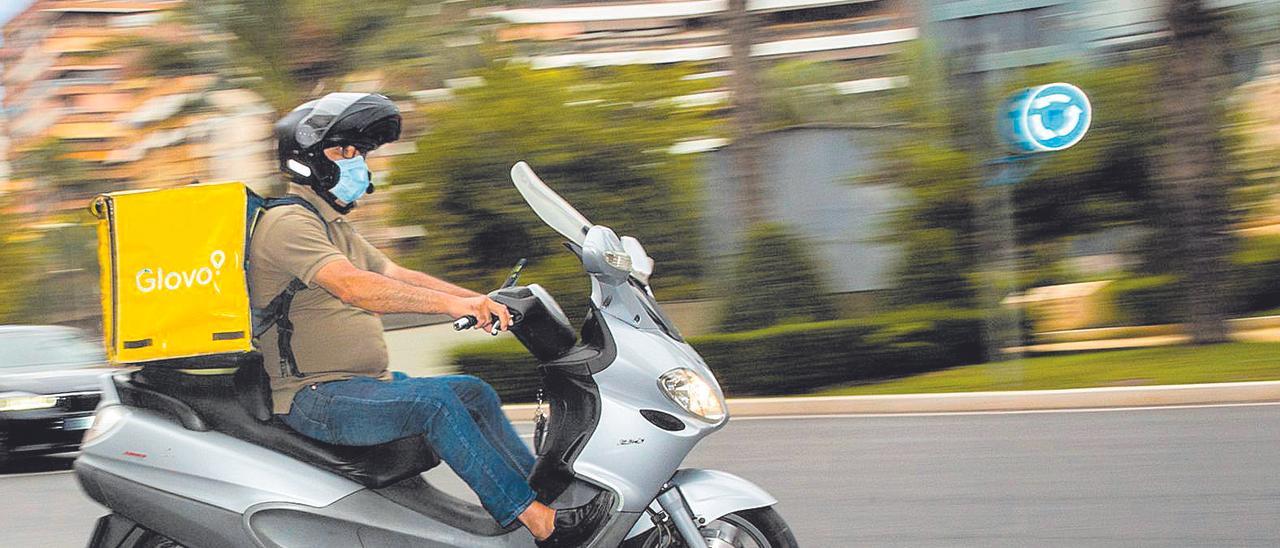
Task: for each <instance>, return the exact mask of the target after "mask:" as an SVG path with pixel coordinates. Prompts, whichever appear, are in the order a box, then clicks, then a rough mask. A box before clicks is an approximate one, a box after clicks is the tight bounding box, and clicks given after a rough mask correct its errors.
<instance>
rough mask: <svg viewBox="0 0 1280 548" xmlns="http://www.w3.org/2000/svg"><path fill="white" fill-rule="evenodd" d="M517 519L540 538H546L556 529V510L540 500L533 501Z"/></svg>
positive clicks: (534, 536) (535, 536)
mask: <svg viewBox="0 0 1280 548" xmlns="http://www.w3.org/2000/svg"><path fill="white" fill-rule="evenodd" d="M516 519H518V520H520V523H523V524H524V526H525V527H526V528H527V529H529V532H530V533H533V538H536V539H538V540H546V538H547V537H549V536H551V533H553V532H554V531H555V529H556V511H555V510H553V509H551V507H549V506H547V505H545V504H542V503H541V502H538V501H533V503H532V504H530V505H529V507H528V508H525V509H524V511H523V512H521V513H520V516H519V517H517V518H516Z"/></svg>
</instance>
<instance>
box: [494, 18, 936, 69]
mask: <svg viewBox="0 0 1280 548" xmlns="http://www.w3.org/2000/svg"><path fill="white" fill-rule="evenodd" d="M912 6H913V2H911V1H909V0H749V1H748V2H747V10H748V11H749V12H750V13H751V14H752V15H753V19H754V21H755V26H754V29H755V30H754V35H753V36H752V37H751V41H752V43H753V44H754V45H753V47H752V53H751V54H752V56H753V57H755V58H757V59H761V60H781V59H808V60H818V61H838V62H840V63H841V65H843V66H844V67H845V68H846V69H847V70H846V71H845V73H846V74H849V75H851V76H852V75H856V74H858V73H860V72H861V73H867V72H874V71H868V70H867V69H869V67H870V66H872V65H873V64H874V62H875V61H876V60H878V59H881V58H883V57H885V56H887V55H889V54H891V53H894V52H896V51H899V50H900V48H901V46H902V44H903V43H905V42H910V41H912V40H915V39H916V38H917V37H918V30H917V25H916V21H915V15H914V10H913V7H912ZM727 7H728V2H727V1H726V0H675V1H651V2H632V1H627V2H619V1H611V0H603V1H595V2H564V3H559V2H557V3H553V4H549V5H547V4H544V5H541V6H539V7H529V8H520V9H499V10H495V11H491V12H485V13H487V14H488V15H491V16H493V17H495V18H497V19H499V20H501V21H504V22H505V23H506V24H507V25H506V26H505V27H504V28H502V29H500V30H499V31H498V38H499V40H502V41H505V42H509V43H512V44H515V45H516V46H517V47H518V48H519V49H520V51H521V52H522V54H523V55H525V56H526V57H527V59H528V60H529V62H530V63H531V64H532V65H533V66H534V67H535V68H552V67H564V66H588V67H590V66H608V65H631V64H668V63H680V62H686V63H696V64H698V65H699V66H701V67H703V68H705V69H706V70H707V73H708V74H713V75H717V74H718V75H723V71H724V70H725V69H726V68H727V65H728V58H729V53H730V51H729V45H728V35H727V30H726V27H727V24H726V16H727V12H726V9H727ZM877 76H879V78H877V79H875V80H868V79H866V78H865V77H864V78H861V79H854V78H851V79H850V82H849V83H847V84H845V88H848V91H849V92H857V91H874V90H875V89H883V88H884V87H886V86H894V85H903V84H904V82H901V81H900V80H892V79H889V78H887V77H889V76H895V75H877ZM863 80H865V81H863Z"/></svg>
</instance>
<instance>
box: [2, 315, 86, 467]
mask: <svg viewBox="0 0 1280 548" xmlns="http://www.w3.org/2000/svg"><path fill="white" fill-rule="evenodd" d="M105 364H106V359H105V358H104V357H103V351H102V349H100V348H98V346H97V345H95V344H93V343H90V342H89V341H88V340H87V339H86V338H85V337H84V335H83V334H82V333H81V332H80V331H79V330H76V329H72V328H69V327H58V326H25V325H23V326H15V325H5V326H0V467H3V466H4V465H5V464H7V463H8V462H9V461H10V460H11V459H12V458H13V457H16V456H21V455H44V454H50V453H64V452H67V451H75V450H77V449H79V447H80V439H81V438H82V437H83V436H84V431H85V429H87V428H89V426H90V425H91V424H92V423H93V411H94V408H95V407H97V405H98V400H99V399H100V398H101V396H102V389H101V387H100V379H101V378H102V376H103V375H104V374H106V373H109V372H110V371H111V370H110V369H107V368H106V367H105Z"/></svg>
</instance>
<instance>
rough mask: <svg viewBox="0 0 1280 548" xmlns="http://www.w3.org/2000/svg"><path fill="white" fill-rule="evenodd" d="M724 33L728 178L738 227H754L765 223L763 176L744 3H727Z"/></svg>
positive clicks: (757, 101)
mask: <svg viewBox="0 0 1280 548" xmlns="http://www.w3.org/2000/svg"><path fill="white" fill-rule="evenodd" d="M728 8H729V9H728V11H727V12H726V14H725V17H726V19H727V21H726V22H727V25H726V26H727V30H728V31H729V50H730V59H729V66H730V68H731V69H732V70H733V76H732V77H731V79H730V84H729V85H730V88H731V89H732V91H733V113H732V114H731V125H732V128H733V129H732V131H733V145H732V146H730V147H729V153H730V155H731V157H732V159H733V171H732V174H733V176H734V178H735V179H737V182H738V184H739V185H740V186H741V191H740V194H739V195H738V199H739V200H740V203H741V206H740V208H739V210H738V212H739V214H740V215H741V216H742V219H743V220H744V221H746V222H745V223H743V225H742V226H754V225H756V224H759V223H761V222H764V221H765V213H764V196H763V192H764V173H763V172H761V171H760V153H761V152H762V151H763V150H762V148H763V147H761V146H760V142H759V139H760V115H761V110H762V107H761V101H760V86H759V80H758V79H757V77H756V71H755V68H756V67H755V65H754V64H753V63H752V61H751V41H752V38H751V36H752V29H753V27H754V26H755V25H754V21H753V20H752V18H751V17H752V16H751V13H750V12H748V11H747V0H729V6H728Z"/></svg>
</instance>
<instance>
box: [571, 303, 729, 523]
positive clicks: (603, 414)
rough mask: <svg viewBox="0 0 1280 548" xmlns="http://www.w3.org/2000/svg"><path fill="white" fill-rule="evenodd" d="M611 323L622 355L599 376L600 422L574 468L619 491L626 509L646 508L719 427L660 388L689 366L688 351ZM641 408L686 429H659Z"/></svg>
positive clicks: (650, 334)
mask: <svg viewBox="0 0 1280 548" xmlns="http://www.w3.org/2000/svg"><path fill="white" fill-rule="evenodd" d="M609 324H610V326H609V327H610V330H611V332H612V334H613V337H614V341H615V343H616V344H617V346H618V357H617V361H615V362H614V363H613V364H612V365H610V366H609V367H608V368H606V369H605V370H604V371H602V372H600V373H597V374H596V375H595V381H596V384H597V385H598V387H599V390H600V396H601V398H600V399H601V408H600V421H599V424H598V426H597V427H596V431H595V432H594V433H593V434H592V436H591V439H590V440H589V441H588V442H587V445H586V446H585V447H584V448H583V450H582V452H581V453H580V454H579V456H578V458H577V460H576V461H574V463H573V470H574V472H575V473H576V474H579V475H581V476H582V477H585V478H588V479H591V480H594V481H596V482H598V483H601V484H604V485H606V486H608V487H610V488H612V489H614V490H615V491H617V493H618V494H619V495H620V496H621V497H622V511H624V512H643V511H644V509H645V507H646V506H648V505H649V502H650V501H652V500H653V497H654V496H656V495H657V493H658V490H659V489H660V488H661V487H662V485H663V484H664V483H666V481H667V480H668V479H670V478H671V475H672V474H673V473H674V472H675V471H676V469H677V468H679V466H680V463H681V462H683V461H684V458H685V456H687V455H688V454H689V451H690V450H692V449H693V446H694V445H695V444H696V443H697V442H698V440H700V439H702V438H703V437H705V436H706V435H707V434H710V433H711V432H713V431H715V430H716V429H718V428H719V425H713V424H710V423H707V422H705V421H701V420H698V419H695V418H693V417H691V416H689V414H688V413H687V412H685V411H684V410H683V409H681V408H680V407H678V406H677V405H676V404H675V403H674V402H672V401H671V400H670V399H668V398H667V397H666V396H665V395H664V394H663V393H662V392H661V391H660V389H659V388H658V383H657V379H658V377H659V376H661V375H662V373H664V372H666V371H668V370H670V369H672V368H675V367H680V366H682V365H686V366H687V365H688V364H687V363H686V362H687V361H688V358H687V357H686V356H684V355H683V353H682V352H679V351H678V350H677V349H676V348H675V347H674V346H673V345H672V343H671V342H670V341H668V340H667V339H665V338H664V337H663V336H662V335H661V334H659V333H657V332H654V331H644V330H637V329H634V328H630V327H629V326H626V325H620V324H621V322H618V321H617V320H615V319H612V318H610V319H609ZM641 409H654V410H659V411H664V412H666V413H668V414H670V415H672V416H675V417H678V418H679V419H680V420H681V421H682V422H683V423H684V428H683V429H682V430H680V431H678V432H671V431H667V430H663V429H661V428H658V427H657V426H655V425H654V424H652V423H650V422H649V421H648V420H646V419H645V418H644V416H642V415H641V414H640V410H641Z"/></svg>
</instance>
